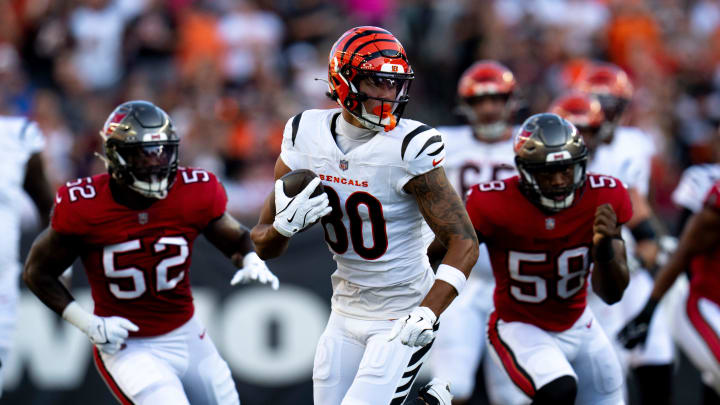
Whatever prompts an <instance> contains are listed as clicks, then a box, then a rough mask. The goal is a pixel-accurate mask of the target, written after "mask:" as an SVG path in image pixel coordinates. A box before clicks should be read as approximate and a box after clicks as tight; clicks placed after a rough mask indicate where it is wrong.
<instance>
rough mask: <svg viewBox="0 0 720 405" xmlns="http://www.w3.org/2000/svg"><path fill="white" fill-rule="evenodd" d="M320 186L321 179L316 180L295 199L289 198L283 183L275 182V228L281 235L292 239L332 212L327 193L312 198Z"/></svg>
mask: <svg viewBox="0 0 720 405" xmlns="http://www.w3.org/2000/svg"><path fill="white" fill-rule="evenodd" d="M319 184H320V179H319V178H317V177H316V178H314V179H313V180H312V181H311V182H310V183H308V185H307V186H305V188H304V189H303V190H302V191H301V192H300V193H298V195H296V196H295V197H292V198H291V197H288V196H286V195H285V191H284V190H283V182H282V180H280V179H278V180H276V181H275V210H276V211H277V213H276V214H275V221H274V222H273V227H274V228H275V230H277V231H278V233H279V234H281V235H283V236H285V237H288V238H289V237H291V236H293V235H295V234H296V233H298V232H299V231H301V230H302V229H303V228H305V227H306V226H308V225H310V224H312V223H314V222H315V221H317V220H318V219H320V218H322V217H324V216H325V215H327V214H329V213H330V212H331V211H332V208H330V202H329V200H328V196H327V194H325V193H322V194H320V195H319V196H316V197H312V198H310V194H312V193H313V191H315V189H316V188H317V186H318V185H319Z"/></svg>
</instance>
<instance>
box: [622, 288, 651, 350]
mask: <svg viewBox="0 0 720 405" xmlns="http://www.w3.org/2000/svg"><path fill="white" fill-rule="evenodd" d="M657 304H658V302H657V301H656V300H654V299H652V298H650V299H649V300H648V302H647V304H645V307H644V308H643V310H642V311H640V313H639V314H638V315H637V316H636V317H635V318H633V319H632V320H631V321H630V322H628V323H627V325H625V326H624V327H623V328H622V330H620V332H619V333H618V335H617V339H618V340H619V341H620V343H621V344H622V345H623V346H625V348H627V349H632V348H633V347H635V346H637V345H638V344H643V345H644V344H645V340H646V339H647V334H648V330H649V329H650V321H651V320H652V316H653V312H655V307H656V306H657Z"/></svg>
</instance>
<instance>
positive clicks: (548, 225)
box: [545, 218, 555, 230]
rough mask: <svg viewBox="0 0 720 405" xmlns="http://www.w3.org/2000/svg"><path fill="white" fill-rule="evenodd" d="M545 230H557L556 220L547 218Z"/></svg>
mask: <svg viewBox="0 0 720 405" xmlns="http://www.w3.org/2000/svg"><path fill="white" fill-rule="evenodd" d="M545 229H547V230H551V229H555V218H545Z"/></svg>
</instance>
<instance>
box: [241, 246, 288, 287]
mask: <svg viewBox="0 0 720 405" xmlns="http://www.w3.org/2000/svg"><path fill="white" fill-rule="evenodd" d="M242 264H243V267H242V268H241V269H239V270H238V271H236V272H235V275H234V276H233V278H232V280H230V285H236V284H245V283H249V282H252V281H257V282H259V283H261V284H268V283H270V286H271V287H272V289H273V290H277V289H278V288H279V287H280V280H278V278H277V276H276V275H274V274H273V273H272V271H270V269H268V267H267V265H266V264H265V261H264V260H262V259H261V258H260V257H258V255H257V253H255V252H250V253H248V254H246V255H245V256H244V257H243V261H242Z"/></svg>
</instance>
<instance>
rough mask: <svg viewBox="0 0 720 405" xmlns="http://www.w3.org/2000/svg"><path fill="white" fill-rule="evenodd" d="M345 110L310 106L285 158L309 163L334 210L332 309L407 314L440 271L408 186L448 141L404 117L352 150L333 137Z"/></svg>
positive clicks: (328, 228)
mask: <svg viewBox="0 0 720 405" xmlns="http://www.w3.org/2000/svg"><path fill="white" fill-rule="evenodd" d="M340 111H341V110H339V109H333V110H307V111H305V112H303V113H301V114H298V115H297V116H295V117H293V118H292V119H290V120H289V121H288V123H287V125H286V126H285V132H284V134H283V143H282V152H281V154H280V157H281V159H282V160H283V162H284V163H285V164H286V165H287V166H288V167H289V168H291V169H293V170H296V169H310V170H312V171H313V172H315V173H316V174H317V175H318V176H319V177H320V179H321V180H322V182H323V185H324V187H325V190H326V192H327V194H328V196H329V197H330V205H331V206H332V208H333V211H332V213H330V214H329V215H327V216H325V217H324V218H323V219H322V224H323V227H324V228H325V239H326V241H327V244H328V247H329V248H330V251H331V252H332V253H333V255H334V256H333V258H334V259H335V261H336V262H337V266H338V267H337V270H336V271H335V273H334V274H333V277H332V279H333V280H332V284H333V298H332V304H333V309H334V310H337V311H339V312H341V313H343V314H345V315H347V316H350V317H355V318H361V319H388V318H395V317H399V316H404V315H407V313H408V312H410V311H411V310H412V308H414V307H415V306H417V305H418V304H419V303H420V302H421V301H422V298H423V297H424V296H425V294H426V293H427V291H428V290H429V289H430V287H431V286H432V283H433V280H434V277H433V273H432V270H431V268H430V264H429V260H428V257H427V253H426V245H425V243H424V242H423V238H422V229H423V224H424V223H425V221H424V219H423V216H422V214H421V213H420V211H419V209H418V206H417V202H416V200H415V197H414V196H412V195H410V194H408V193H406V192H405V191H404V190H403V187H404V186H405V184H406V183H407V182H408V181H409V180H410V179H412V178H413V177H416V176H418V175H421V174H423V173H426V172H428V171H430V170H432V169H434V168H435V167H439V166H440V165H442V164H443V161H444V160H445V145H444V140H443V137H442V135H441V134H440V132H438V131H437V130H436V129H434V128H431V127H429V126H427V125H424V124H422V123H420V122H417V121H413V120H410V119H402V120H401V121H400V122H399V124H398V126H397V127H396V128H395V129H393V130H392V131H390V132H381V133H378V134H377V135H375V136H374V137H373V138H372V139H371V140H369V141H368V142H366V143H365V144H363V145H360V146H358V147H356V148H354V149H352V150H351V151H349V152H348V153H343V152H342V151H341V150H340V148H338V146H337V144H336V143H335V139H334V137H335V134H334V128H335V125H336V121H335V120H336V119H342V117H341V116H340Z"/></svg>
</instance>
